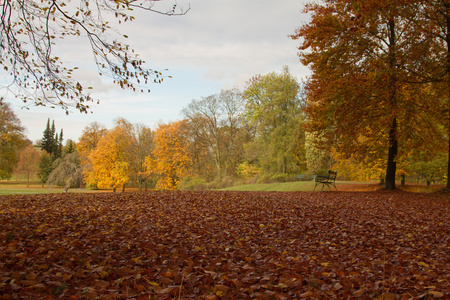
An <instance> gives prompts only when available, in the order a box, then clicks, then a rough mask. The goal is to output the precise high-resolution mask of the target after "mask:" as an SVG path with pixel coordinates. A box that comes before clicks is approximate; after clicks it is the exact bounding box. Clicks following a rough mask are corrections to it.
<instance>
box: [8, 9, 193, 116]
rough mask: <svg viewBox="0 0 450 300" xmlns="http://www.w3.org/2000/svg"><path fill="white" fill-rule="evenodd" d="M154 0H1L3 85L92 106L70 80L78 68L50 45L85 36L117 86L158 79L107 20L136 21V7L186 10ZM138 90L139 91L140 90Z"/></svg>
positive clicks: (34, 98)
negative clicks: (162, 6) (65, 61)
mask: <svg viewBox="0 0 450 300" xmlns="http://www.w3.org/2000/svg"><path fill="white" fill-rule="evenodd" d="M155 2H156V0H150V1H146V0H131V1H129V0H116V1H113V2H111V1H109V0H95V1H87V0H82V1H79V3H78V4H77V3H74V2H72V1H68V2H60V1H38V0H24V1H3V2H2V4H1V8H2V9H1V12H0V16H1V26H0V41H1V45H2V46H1V48H0V65H2V71H3V72H5V73H6V74H5V75H6V76H4V77H3V78H6V80H9V84H7V89H8V90H9V91H11V92H13V93H14V94H16V95H17V96H20V98H21V99H23V101H24V102H30V101H31V102H34V103H35V104H37V105H47V104H49V105H52V106H61V107H62V108H64V109H65V110H66V111H68V109H69V106H71V105H73V106H75V107H76V108H77V109H78V110H79V111H81V112H86V111H88V110H89V109H90V107H89V102H91V101H93V99H92V98H91V96H90V95H89V93H87V92H86V90H88V89H90V88H91V87H88V88H86V87H83V86H82V85H81V84H80V82H78V81H77V80H76V79H74V78H72V76H73V74H72V73H73V71H74V70H75V69H78V67H67V66H66V65H65V63H63V62H62V60H61V58H59V57H58V56H56V55H55V53H54V52H53V48H54V46H55V45H57V44H58V42H60V41H61V39H64V38H66V37H67V38H70V37H75V38H78V39H80V38H82V37H85V38H86V39H87V42H88V43H89V44H90V46H91V50H92V54H93V55H94V61H95V63H96V65H97V68H98V72H99V74H100V75H102V74H106V75H108V76H109V77H112V78H113V80H114V83H116V84H117V85H119V86H120V87H121V88H127V89H131V90H136V89H139V88H140V85H141V84H143V83H145V84H146V83H147V82H148V81H149V80H153V81H155V82H161V81H162V74H161V72H158V71H155V70H152V69H149V68H147V67H145V66H144V61H143V60H142V59H141V58H139V56H138V55H137V54H136V53H135V51H134V50H133V49H132V48H131V47H130V46H129V45H128V44H126V43H124V42H122V41H121V40H123V39H124V38H127V37H128V36H127V35H119V36H117V34H116V36H114V37H113V38H110V36H111V35H114V34H115V33H117V30H116V29H115V28H112V27H111V25H110V24H111V22H110V21H111V18H113V19H115V21H118V22H119V24H120V23H122V22H128V21H132V20H134V19H135V17H134V16H133V13H134V10H144V11H150V12H156V13H162V14H166V15H177V14H184V13H186V11H187V10H182V9H181V10H179V9H178V8H177V6H176V5H174V6H171V8H170V9H168V10H167V11H158V10H155V9H154V8H153V6H154V4H155ZM141 90H142V89H141Z"/></svg>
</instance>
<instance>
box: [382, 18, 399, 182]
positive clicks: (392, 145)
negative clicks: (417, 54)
mask: <svg viewBox="0 0 450 300" xmlns="http://www.w3.org/2000/svg"><path fill="white" fill-rule="evenodd" d="M389 29H390V33H389V71H390V74H389V87H388V90H389V102H390V105H391V109H392V110H393V111H394V113H395V108H396V106H397V78H396V67H395V62H396V49H395V46H396V37H395V21H394V17H393V16H392V17H391V19H390V20H389ZM397 131H398V130H397V117H396V115H394V117H393V118H392V123H391V128H389V152H388V162H387V167H386V181H385V183H384V187H385V188H386V189H390V190H394V189H395V173H396V171H397V162H396V159H397V153H398V134H397Z"/></svg>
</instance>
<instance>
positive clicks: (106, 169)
mask: <svg viewBox="0 0 450 300" xmlns="http://www.w3.org/2000/svg"><path fill="white" fill-rule="evenodd" d="M128 144H129V140H128V138H127V134H126V131H125V130H124V128H123V127H120V126H118V127H116V128H114V129H113V130H111V131H109V132H108V133H107V134H106V136H105V137H103V138H102V139H101V140H100V141H99V142H98V144H97V147H96V148H95V150H94V151H92V153H91V154H90V155H89V160H90V161H91V163H92V170H91V171H90V172H88V173H87V174H86V178H85V180H86V183H87V184H91V185H97V186H98V187H99V188H112V189H113V190H114V192H115V191H116V189H117V188H118V187H123V186H124V185H125V184H126V183H127V182H128V180H129V164H128V157H127V155H128V154H127V152H126V151H125V149H127V148H128V147H129V145H128Z"/></svg>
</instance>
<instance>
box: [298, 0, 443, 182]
mask: <svg viewBox="0 0 450 300" xmlns="http://www.w3.org/2000/svg"><path fill="white" fill-rule="evenodd" d="M305 12H308V13H311V21H310V23H309V24H306V25H304V26H302V27H300V28H299V29H298V30H297V31H296V33H295V35H293V38H294V39H301V40H302V41H301V45H300V47H299V49H300V53H299V56H300V60H301V62H302V63H303V64H305V65H308V66H309V67H310V68H311V69H312V71H313V73H312V75H311V77H310V79H309V81H308V83H307V85H306V93H307V103H306V111H307V114H308V117H307V120H308V124H307V130H308V131H310V132H312V133H314V134H315V135H316V136H319V135H323V136H324V137H326V138H327V140H328V141H329V142H330V143H331V144H332V145H334V146H336V148H337V150H338V151H339V152H340V153H345V154H347V156H348V157H349V156H350V155H351V154H354V153H357V154H359V155H360V156H361V157H365V156H367V155H369V154H370V153H373V150H374V149H376V150H377V151H376V152H377V153H379V154H382V153H387V157H386V172H385V178H386V180H385V188H387V189H395V175H396V170H397V161H398V159H399V143H400V142H402V143H403V144H402V145H403V146H404V148H406V145H407V144H406V143H407V142H409V141H411V137H413V136H414V137H415V138H417V137H418V138H419V139H420V138H422V139H423V140H425V139H426V135H421V136H418V135H416V134H415V133H417V129H418V128H421V130H423V128H424V124H426V126H425V127H426V129H425V130H428V132H429V134H434V133H435V132H436V131H435V129H436V124H433V122H430V118H429V116H430V110H429V107H428V103H427V101H423V99H420V97H419V96H420V94H421V87H417V86H416V85H414V84H411V82H413V81H414V78H412V76H413V74H411V73H410V72H407V71H406V70H407V68H408V66H409V65H411V64H414V62H415V61H416V60H417V59H419V58H418V57H414V56H413V55H411V54H412V53H416V52H414V47H416V45H418V44H420V42H421V41H422V40H423V39H422V37H421V36H420V35H416V34H415V32H414V31H412V30H411V28H413V22H414V20H413V18H414V15H415V12H416V4H415V1H409V0H402V1H397V0H383V1H375V0H369V1H366V0H364V1H362V0H357V1H347V0H327V1H324V4H323V5H322V4H309V5H307V6H306V9H305ZM421 100H422V101H421ZM416 140H417V139H416ZM380 141H382V144H383V145H384V146H385V147H386V148H385V149H386V150H383V149H379V148H378V147H379V144H380Z"/></svg>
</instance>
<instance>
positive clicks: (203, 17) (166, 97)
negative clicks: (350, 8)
mask: <svg viewBox="0 0 450 300" xmlns="http://www.w3.org/2000/svg"><path fill="white" fill-rule="evenodd" d="M171 1H172V0H164V2H165V3H167V4H173V3H174V2H171ZM306 2H310V1H307V0H277V1H273V0H214V1H212V0H177V1H176V3H177V5H178V7H182V8H188V7H190V10H189V12H188V13H187V14H186V15H184V16H176V17H168V16H162V15H158V14H154V13H145V14H143V13H138V14H137V15H136V20H135V21H133V22H132V23H128V24H125V25H120V27H118V30H119V31H120V33H121V34H127V35H128V36H129V38H128V39H127V40H126V41H127V42H128V43H129V44H130V45H131V46H132V47H133V48H134V49H135V50H136V51H137V52H138V53H139V54H140V55H141V57H142V58H143V59H144V60H145V61H146V62H147V66H148V67H150V68H153V69H158V70H162V69H166V68H167V69H168V71H167V72H165V74H166V75H171V76H172V77H173V78H172V79H166V80H165V81H164V83H162V84H152V85H150V86H149V88H150V89H151V93H149V94H147V93H145V94H140V93H133V92H131V91H125V90H121V89H120V88H119V87H117V86H115V85H113V84H112V82H110V81H109V80H108V78H102V77H100V76H98V75H97V74H96V73H95V72H94V71H95V68H93V59H92V54H91V53H90V49H89V48H88V45H87V44H86V43H85V42H81V41H77V42H76V43H75V44H74V43H72V42H71V41H65V42H64V43H63V44H61V45H58V46H57V47H58V48H57V51H59V52H60V53H61V57H62V58H63V60H64V61H66V62H68V63H70V64H72V65H78V66H79V67H80V70H79V71H78V73H76V76H79V78H80V79H82V82H85V83H86V84H88V85H91V86H93V87H94V92H93V96H94V97H95V98H98V99H100V101H101V102H100V104H99V105H96V106H95V107H94V110H93V113H92V114H87V115H86V114H80V113H79V112H77V111H76V110H73V111H72V112H71V113H70V114H69V116H66V114H65V112H64V111H63V110H62V109H58V108H57V109H51V108H37V107H30V108H29V110H26V109H23V108H22V104H21V103H19V102H14V101H13V100H12V101H8V102H10V103H11V104H12V106H13V109H14V112H15V113H16V114H17V115H18V117H19V119H20V120H21V122H22V125H23V126H25V127H26V129H27V132H26V134H27V136H28V138H29V139H31V140H32V141H33V142H34V141H36V140H38V139H40V138H42V133H43V131H44V129H45V126H46V123H47V119H48V118H51V119H52V120H55V125H56V128H57V130H58V131H59V130H60V129H61V128H62V129H63V130H64V138H65V140H67V139H72V140H75V141H77V140H78V137H79V136H80V135H81V132H82V130H83V129H84V128H85V127H86V126H87V125H89V124H90V123H92V122H94V121H97V122H99V123H101V124H103V125H104V126H106V127H107V128H112V127H113V124H114V120H116V119H117V118H120V117H123V118H125V119H127V120H128V121H130V122H131V123H143V124H145V125H147V126H150V127H151V128H152V129H156V126H157V124H158V123H161V122H164V123H167V122H172V121H176V120H179V119H181V118H182V115H181V110H182V109H183V108H184V107H186V106H187V105H188V103H190V102H191V101H192V99H200V98H201V97H206V96H209V95H212V94H218V93H220V91H221V90H222V89H230V88H239V89H241V90H242V89H243V87H244V86H245V82H246V81H247V80H249V79H250V78H251V77H252V76H254V75H257V74H262V75H264V74H267V73H270V72H273V71H276V72H281V70H282V68H283V66H284V65H287V66H288V67H289V69H290V72H291V74H292V75H294V76H295V77H297V79H298V80H301V79H302V78H305V77H306V76H307V75H308V74H309V71H308V69H307V68H306V67H304V66H303V65H302V64H301V63H300V62H299V60H298V57H297V46H298V45H299V41H294V40H292V39H290V38H289V35H290V34H292V33H294V31H295V29H296V28H298V27H299V26H301V25H302V24H304V23H306V22H307V21H308V16H307V15H305V14H302V9H303V6H304V4H305V3H306ZM158 5H160V4H158ZM161 5H164V3H162V4H161ZM161 9H163V7H161ZM79 78H77V79H79ZM7 100H8V99H7Z"/></svg>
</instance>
